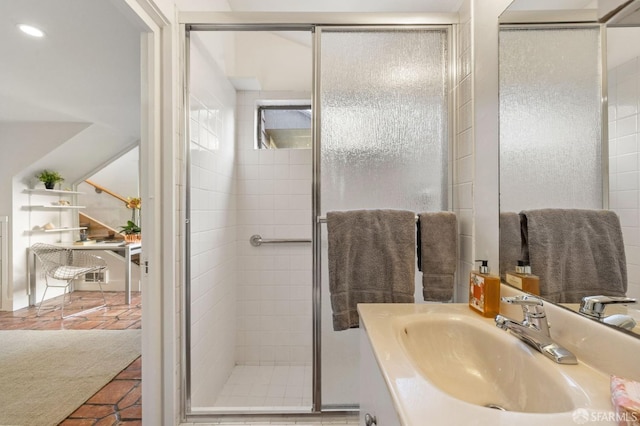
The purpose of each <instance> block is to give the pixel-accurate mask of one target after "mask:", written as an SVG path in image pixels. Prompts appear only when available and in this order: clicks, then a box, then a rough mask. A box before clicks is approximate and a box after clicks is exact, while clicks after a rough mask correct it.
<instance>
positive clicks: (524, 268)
mask: <svg viewBox="0 0 640 426" xmlns="http://www.w3.org/2000/svg"><path fill="white" fill-rule="evenodd" d="M505 280H506V281H507V284H509V285H512V286H514V287H516V288H519V289H520V290H522V291H524V292H527V293H531V294H535V295H536V296H539V295H540V278H539V277H538V276H537V275H533V274H532V273H531V266H529V265H528V264H527V263H526V262H524V261H522V260H518V265H517V266H516V270H515V272H507V274H506V276H505Z"/></svg>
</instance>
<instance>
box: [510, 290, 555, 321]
mask: <svg viewBox="0 0 640 426" xmlns="http://www.w3.org/2000/svg"><path fill="white" fill-rule="evenodd" d="M501 299H502V301H503V302H505V303H509V304H511V305H520V306H521V307H522V312H523V313H524V316H525V319H527V318H528V317H532V318H539V317H540V316H543V317H544V316H546V314H545V312H544V308H543V306H544V304H543V303H542V300H541V299H539V298H537V297H534V296H529V295H524V296H514V297H502V298H501Z"/></svg>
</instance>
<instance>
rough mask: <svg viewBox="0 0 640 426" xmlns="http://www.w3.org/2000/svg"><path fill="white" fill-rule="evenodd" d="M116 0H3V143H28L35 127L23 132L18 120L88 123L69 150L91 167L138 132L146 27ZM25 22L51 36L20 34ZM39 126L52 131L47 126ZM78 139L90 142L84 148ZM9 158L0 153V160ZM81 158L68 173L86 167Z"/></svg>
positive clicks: (51, 144) (53, 141) (53, 144)
mask: <svg viewBox="0 0 640 426" xmlns="http://www.w3.org/2000/svg"><path fill="white" fill-rule="evenodd" d="M117 3H118V1H117V0H114V1H108V0H90V1H87V0H55V1H51V0H2V1H1V2H0V58H2V59H1V61H2V66H0V81H1V82H2V84H0V140H1V143H2V144H3V145H4V144H20V145H21V146H22V148H23V149H28V147H29V146H30V142H31V141H33V139H32V138H33V132H31V134H27V133H25V134H24V135H23V137H20V136H19V135H16V134H15V131H16V129H17V128H18V127H17V126H16V125H15V123H17V122H19V123H23V124H24V123H34V124H36V123H37V127H38V129H40V130H42V128H43V127H46V125H47V123H51V125H52V128H53V127H56V128H59V127H60V126H59V124H60V123H84V125H85V127H86V128H87V129H90V131H89V130H83V131H80V132H79V133H76V134H74V135H72V136H73V137H72V139H73V140H74V141H75V143H73V144H72V145H73V146H74V148H72V149H73V152H70V153H68V154H67V156H66V157H67V158H68V159H71V158H72V157H77V155H80V154H82V155H83V164H86V169H89V168H90V167H91V165H92V161H93V160H94V159H95V162H96V164H101V163H102V162H104V161H105V160H106V159H108V158H110V156H112V155H113V154H115V153H117V152H120V151H122V149H123V148H124V147H125V146H129V145H131V144H132V143H134V142H135V141H137V140H139V138H140V65H139V63H140V29H138V28H136V27H135V26H134V24H133V23H132V21H130V20H129V19H128V18H127V17H126V16H125V15H124V14H123V13H122V12H121V11H120V9H118V8H117V7H116V4H117ZM20 23H26V24H31V25H35V26H38V27H39V28H41V29H42V30H43V31H44V32H45V34H46V37H44V38H42V39H37V38H33V37H29V36H26V35H24V34H22V33H21V32H20V31H19V30H18V28H17V25H18V24H20ZM53 123H58V126H54V124H53ZM8 127H10V128H11V131H12V133H11V135H12V139H11V140H6V138H7V135H8V131H6V129H7V128H8ZM22 127H23V128H25V129H27V128H28V126H24V125H22ZM54 133H55V134H56V135H58V136H59V133H56V132H54ZM39 134H40V135H41V137H42V138H45V139H46V131H45V132H42V131H40V132H39ZM34 142H35V141H34ZM65 143H66V141H60V140H59V138H58V137H56V138H53V137H52V138H50V139H49V140H40V141H38V143H36V145H37V146H39V148H40V149H42V152H43V155H44V154H46V152H47V146H48V148H49V149H51V150H53V149H55V148H57V147H60V146H62V145H64V144H65ZM78 146H86V147H87V148H88V149H84V150H82V151H81V152H78V151H77V149H76V148H77V147H78ZM73 154H77V155H73ZM85 156H86V157H85ZM61 157H62V158H65V155H64V154H63V155H62V156H61ZM73 159H74V161H77V159H76V158H73ZM7 160H8V159H7ZM3 161H4V160H3V159H2V158H0V165H1V164H2V163H3ZM63 161H64V160H63ZM75 164H76V167H75V169H74V168H70V170H68V171H66V174H67V175H68V176H69V175H70V174H71V175H73V174H74V173H78V174H80V173H82V170H81V169H82V168H79V167H77V164H78V163H77V162H76V163H75ZM24 166H25V167H27V168H28V167H29V165H26V164H25V165H24ZM52 167H64V164H63V165H55V164H54V165H52ZM84 171H85V172H86V171H87V170H84ZM69 177H71V178H72V179H73V178H74V176H69Z"/></svg>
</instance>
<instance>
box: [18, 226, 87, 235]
mask: <svg viewBox="0 0 640 426" xmlns="http://www.w3.org/2000/svg"><path fill="white" fill-rule="evenodd" d="M83 229H87V227H86V226H81V227H78V228H54V229H32V230H30V231H29V232H31V233H32V234H37V233H41V232H44V233H49V232H69V231H82V230H83Z"/></svg>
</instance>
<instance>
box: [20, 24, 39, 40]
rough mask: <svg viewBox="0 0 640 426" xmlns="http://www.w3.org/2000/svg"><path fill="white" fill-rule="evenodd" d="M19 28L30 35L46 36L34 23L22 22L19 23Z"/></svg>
mask: <svg viewBox="0 0 640 426" xmlns="http://www.w3.org/2000/svg"><path fill="white" fill-rule="evenodd" d="M18 28H20V31H22V32H23V33H25V34H29V35H30V36H33V37H38V38H39V37H44V32H43V31H42V30H41V29H40V28H36V27H34V26H32V25H26V24H20V25H18Z"/></svg>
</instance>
